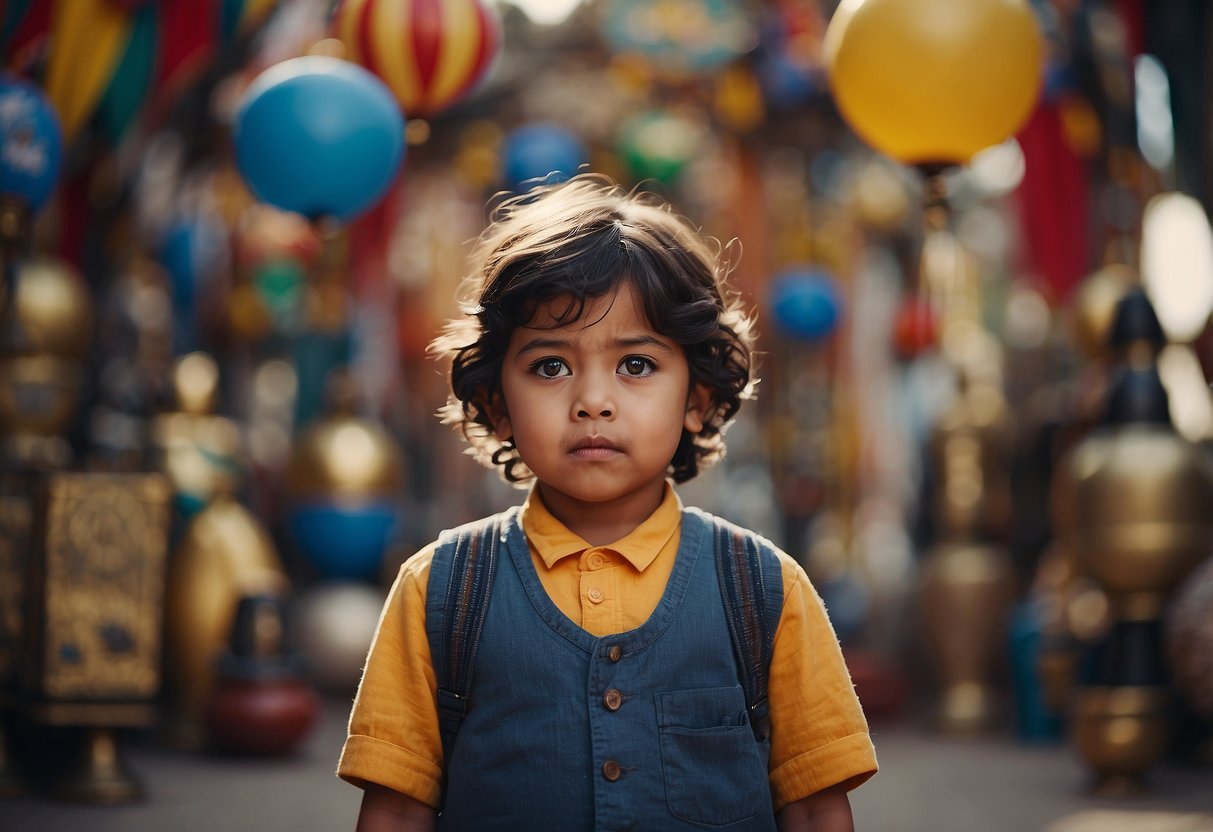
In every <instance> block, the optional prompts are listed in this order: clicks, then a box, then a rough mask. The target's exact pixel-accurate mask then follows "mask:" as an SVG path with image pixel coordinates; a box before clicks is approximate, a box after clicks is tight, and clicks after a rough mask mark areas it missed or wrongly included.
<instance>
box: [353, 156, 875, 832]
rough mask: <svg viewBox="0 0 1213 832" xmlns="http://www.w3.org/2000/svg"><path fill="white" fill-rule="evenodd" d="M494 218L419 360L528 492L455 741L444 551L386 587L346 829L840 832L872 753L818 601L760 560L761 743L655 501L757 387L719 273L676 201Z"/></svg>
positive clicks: (712, 575) (510, 209) (570, 206)
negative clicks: (444, 667) (356, 795)
mask: <svg viewBox="0 0 1213 832" xmlns="http://www.w3.org/2000/svg"><path fill="white" fill-rule="evenodd" d="M493 220H494V222H493V223H492V224H490V226H489V228H488V229H487V230H486V231H485V234H484V235H483V236H482V238H481V241H480V244H479V246H478V248H477V251H476V261H475V262H476V265H477V266H478V269H477V271H476V272H475V274H476V275H477V277H476V279H475V290H476V297H475V305H474V306H473V307H472V308H470V309H469V310H468V312H467V316H466V317H465V318H463V319H461V320H457V321H454V322H452V323H451V324H450V325H449V326H448V327H447V330H446V332H445V333H444V334H443V336H442V337H440V338H439V339H437V340H436V341H435V344H434V350H435V351H436V352H438V353H440V354H445V355H449V356H451V357H452V359H453V360H452V367H451V385H452V388H453V391H454V395H453V396H452V397H451V399H450V402H449V403H448V405H447V406H446V407H445V408H444V416H445V418H446V421H448V422H451V423H454V424H456V425H458V426H459V427H460V428H461V430H462V431H463V434H464V436H465V437H466V438H467V440H468V441H469V443H470V444H471V452H472V453H474V454H475V456H476V457H477V459H479V460H480V461H481V462H483V463H485V464H488V465H497V466H500V467H501V471H502V474H503V475H504V476H505V478H506V479H508V480H509V481H511V482H513V483H516V484H529V483H531V482H532V481H533V482H534V485H533V487H532V488H531V490H530V493H529V495H528V497H527V499H526V502H525V503H524V504H523V506H522V507H521V509H520V510H513V513H509V514H507V515H504V516H503V518H502V520H501V522H502V523H503V524H504V525H503V526H502V528H504V529H505V530H506V531H505V532H504V533H503V534H502V535H501V538H500V539H501V541H502V543H501V545H500V551H499V553H498V556H497V564H498V565H497V569H496V574H495V578H494V582H493V585H492V593H491V595H490V598H489V603H488V604H487V606H486V607H485V610H486V611H485V617H484V623H483V630H482V633H481V636H480V639H479V647H478V653H477V654H476V659H475V663H474V668H475V673H474V675H473V676H472V679H473V684H472V688H471V695H470V696H469V697H468V701H469V702H470V705H469V706H468V709H467V715H466V718H465V719H464V721H463V722H462V725H461V727H460V728H459V729H458V731H459V732H458V737H457V739H458V742H457V743H456V742H455V741H454V740H453V739H452V738H451V737H449V736H448V737H444V736H443V731H442V730H441V729H440V716H439V708H438V706H437V705H436V696H437V693H436V691H437V687H438V684H439V680H438V678H437V676H436V673H435V669H434V663H433V661H432V660H431V656H436V655H439V654H438V653H436V650H435V648H432V645H440V644H442V643H443V642H442V641H440V639H442V638H444V636H443V635H442V634H440V633H436V632H434V630H436V629H438V627H436V626H431V630H430V632H428V633H427V622H428V615H429V614H431V613H433V611H434V610H435V609H436V608H435V607H434V599H435V597H437V596H438V594H439V593H440V592H441V591H442V590H441V588H442V587H445V586H446V583H445V577H443V578H441V579H440V578H437V577H432V575H433V576H438V575H439V574H442V573H443V570H446V571H448V572H449V571H450V570H451V569H452V568H453V567H451V566H450V560H451V556H450V551H451V550H452V549H453V546H452V545H451V544H450V543H446V544H445V546H444V545H440V544H442V543H443V541H439V543H435V544H431V545H430V546H428V547H426V548H425V549H423V550H422V551H421V552H419V553H418V554H417V555H416V556H414V557H413V558H410V559H409V560H408V561H407V562H406V563H405V564H404V565H403V567H402V568H401V570H400V574H399V576H398V577H397V579H396V582H395V585H394V586H393V587H392V591H391V594H390V596H389V599H388V602H387V604H386V606H385V609H384V612H383V616H382V618H381V620H380V623H379V628H378V632H377V633H376V636H375V640H374V642H373V644H372V646H371V650H370V655H369V657H368V659H367V664H366V669H365V671H364V673H363V678H362V683H361V685H360V687H359V690H358V695H357V698H356V700H355V702H354V708H353V711H352V713H351V716H350V724H349V737H348V738H347V740H346V743H345V748H344V749H343V751H342V756H341V762H340V764H339V768H338V774H339V776H341V777H342V778H344V779H346V780H348V781H349V782H351V783H353V784H355V785H357V786H360V787H362V788H363V789H365V794H364V796H363V802H362V810H361V813H360V815H359V819H358V827H357V828H358V830H359V832H375V831H376V830H405V829H408V830H412V829H433V828H440V829H475V830H482V829H501V830H513V831H514V832H532V831H533V830H559V832H565V831H566V830H590V829H637V830H645V831H646V832H647V831H648V830H667V829H670V830H673V829H695V828H705V827H712V828H719V829H730V830H742V829H745V830H751V829H755V830H757V829H763V830H769V829H775V828H779V829H781V830H784V829H805V830H851V829H852V828H853V824H852V819H851V808H850V804H849V802H848V798H847V791H848V790H850V789H852V788H854V787H855V786H858V785H859V784H860V783H862V782H864V781H865V780H867V779H868V778H869V777H870V776H871V775H872V774H873V773H874V772H875V771H876V767H877V766H876V757H875V752H874V750H873V748H872V744H871V741H870V739H869V736H868V732H867V724H866V722H865V720H864V716H863V712H862V711H861V709H860V706H859V702H858V700H857V699H856V697H855V693H854V690H853V688H852V685H851V680H850V677H849V675H848V673H847V669H846V666H845V665H844V663H843V660H842V655H841V652H840V651H839V648H838V642H837V639H836V638H835V636H834V633H833V630H832V629H831V627H830V623H829V621H828V619H827V618H826V615H825V611H824V609H823V607H822V604H821V601H820V599H819V598H818V596H817V594H816V592H815V591H814V590H813V588H812V586H811V585H810V584H809V582H808V579H807V578H806V577H805V574H804V572H803V570H802V569H801V568H800V566H799V565H798V564H797V563H796V562H795V561H794V560H792V559H791V558H790V557H788V556H787V555H786V554H784V553H782V552H778V551H777V550H774V548H773V547H770V544H767V543H766V542H765V541H761V544H762V545H763V546H766V547H769V548H768V549H765V551H768V552H770V553H771V554H770V557H771V559H772V560H771V562H772V563H775V564H776V567H775V570H774V573H773V574H775V575H776V576H778V577H776V578H775V580H774V581H773V583H775V584H778V583H779V577H781V578H782V588H781V589H782V599H783V601H782V608H781V613H780V615H779V618H778V630H777V632H776V633H775V636H774V649H773V658H772V660H771V663H770V669H769V676H768V677H767V678H768V680H769V682H768V684H769V688H768V698H769V703H770V717H769V741H768V739H767V736H766V734H765V733H764V732H760V731H756V730H752V726H750V724H749V721H748V716H747V709H746V701H745V699H744V697H743V692H742V687H741V686H739V681H738V680H739V676H740V672H739V670H738V666H739V664H738V662H737V661H736V660H735V659H734V653H733V648H732V647H731V646H730V641H729V629H728V626H727V622H726V612H725V605H724V604H723V603H722V596H723V595H724V591H723V590H721V589H720V587H719V585H718V584H717V582H716V571H715V569H714V568H713V565H712V560H711V559H712V557H713V551H714V550H713V548H712V535H711V534H705V532H704V529H705V528H710V524H711V523H712V522H713V521H712V520H711V518H710V517H708V516H707V515H704V514H703V513H702V512H697V511H694V510H689V511H683V509H682V505H681V502H680V501H679V499H678V497H677V495H676V494H675V492H674V490H673V488H672V486H671V484H670V483H669V482H667V478H670V479H672V480H673V481H674V482H683V481H685V480H688V479H690V478H691V477H694V476H695V475H696V473H697V472H698V471H699V468H700V466H701V465H704V464H709V463H711V462H714V461H715V460H716V459H718V458H720V457H721V456H722V455H723V453H724V437H723V433H722V431H723V429H724V427H725V425H726V424H727V423H728V422H729V421H730V420H731V419H732V417H733V416H734V414H735V413H736V412H737V409H738V407H739V406H740V403H741V400H742V399H743V398H748V397H749V395H750V393H751V390H752V387H753V384H754V379H753V376H752V365H751V348H752V343H753V335H752V333H751V321H750V319H749V318H748V317H747V315H746V314H745V312H744V311H743V310H742V309H741V307H740V304H739V302H738V300H737V298H736V297H734V296H732V295H730V294H728V293H727V292H726V290H725V287H724V274H723V268H722V267H721V266H720V265H719V263H718V258H717V257H716V255H715V254H714V253H713V252H712V250H711V249H710V248H709V247H708V245H707V244H706V243H705V242H704V241H703V240H701V239H700V238H699V237H698V235H697V234H696V232H695V230H694V229H693V228H691V227H690V226H689V225H688V224H687V223H686V222H685V221H683V220H681V219H679V218H678V217H676V216H675V215H674V214H672V213H671V211H670V210H669V209H668V207H666V206H661V205H660V204H658V203H657V202H656V201H655V200H653V199H651V198H649V197H646V196H643V195H635V194H632V195H629V194H626V193H624V192H622V191H621V190H620V189H618V188H617V187H615V186H613V185H611V184H610V183H609V182H607V181H605V179H603V178H601V177H597V176H594V175H582V176H578V177H574V178H573V179H571V180H570V181H568V182H567V183H565V184H563V185H556V186H550V187H544V188H540V189H537V190H535V191H532V192H531V193H529V194H527V195H525V196H524V197H516V198H513V199H511V200H508V201H506V202H505V203H503V204H502V205H501V206H499V208H498V209H497V211H496V212H495V213H494V217H493ZM741 534H742V535H743V536H744V537H745V538H746V539H751V540H752V541H759V540H760V539H759V538H758V537H757V536H756V535H753V534H752V533H749V532H741ZM444 540H448V538H444ZM755 545H758V543H755ZM444 553H445V556H444ZM697 565H698V566H697ZM435 586H438V587H440V589H435V588H434V587H435ZM779 590H780V588H779V587H778V586H776V587H774V588H772V589H771V590H769V591H773V592H778V591H779ZM773 597H776V598H778V597H779V596H777V595H776V596H773ZM427 601H428V602H429V604H430V606H429V610H428V612H427ZM779 609H780V608H779V607H776V610H777V611H778V610H779ZM428 623H431V624H432V622H428ZM444 713H445V712H444ZM444 746H445V747H444ZM439 807H441V808H442V813H441V814H438V813H437V810H438V809H439Z"/></svg>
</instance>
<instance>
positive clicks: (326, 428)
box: [287, 413, 404, 500]
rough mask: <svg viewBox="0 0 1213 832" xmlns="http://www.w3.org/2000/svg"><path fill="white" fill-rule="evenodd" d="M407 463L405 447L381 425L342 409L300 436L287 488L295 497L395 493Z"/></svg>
mask: <svg viewBox="0 0 1213 832" xmlns="http://www.w3.org/2000/svg"><path fill="white" fill-rule="evenodd" d="M403 467H404V466H403V461H402V459H401V454H400V449H399V448H398V447H397V445H396V442H395V440H393V439H392V436H391V434H389V433H388V431H387V430H386V429H385V428H384V427H383V426H382V425H380V424H379V423H378V422H375V421H372V420H370V419H362V418H359V417H357V416H354V415H351V414H348V413H337V414H334V415H333V416H330V417H328V418H325V419H323V420H321V421H319V422H317V423H316V424H314V425H312V426H311V427H309V428H307V429H306V430H304V432H303V434H302V435H301V436H300V437H299V440H298V443H297V444H296V447H295V452H294V454H293V456H292V458H291V463H290V469H289V472H288V474H287V483H288V486H287V487H288V490H289V493H290V495H291V497H292V498H293V499H308V498H315V497H324V498H329V499H337V500H341V499H354V500H361V499H366V498H376V497H394V496H396V495H397V494H398V493H399V492H400V488H401V485H402V481H403Z"/></svg>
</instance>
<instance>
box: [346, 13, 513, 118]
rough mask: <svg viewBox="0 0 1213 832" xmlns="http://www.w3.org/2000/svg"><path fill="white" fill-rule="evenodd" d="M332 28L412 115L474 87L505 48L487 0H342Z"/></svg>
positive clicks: (350, 54)
mask: <svg viewBox="0 0 1213 832" xmlns="http://www.w3.org/2000/svg"><path fill="white" fill-rule="evenodd" d="M332 29H333V34H334V36H336V37H337V38H339V39H340V40H341V41H342V43H344V44H345V48H346V50H347V54H346V57H347V58H348V59H349V60H351V61H354V62H355V63H359V64H361V65H362V66H364V67H366V68H367V69H369V70H370V71H371V72H373V73H375V74H376V75H378V76H379V78H380V80H382V81H383V82H384V83H385V84H387V86H388V88H389V89H391V90H392V92H393V93H395V95H396V98H397V100H399V102H400V105H401V107H402V108H403V109H404V113H405V116H407V117H409V118H426V117H430V116H433V115H436V114H437V113H439V112H441V111H442V110H444V109H446V108H447V107H449V106H450V105H452V104H454V103H455V102H456V101H458V100H459V99H461V98H463V97H464V96H465V95H467V94H468V93H469V92H471V91H472V89H473V88H474V87H475V86H476V84H477V83H478V82H479V81H480V80H481V78H482V77H483V76H484V74H485V72H486V71H487V70H488V68H489V66H490V64H491V63H492V61H493V58H494V57H495V56H496V54H497V50H498V49H499V48H500V46H501V25H500V22H499V21H498V20H497V17H496V15H495V14H494V13H493V12H492V11H491V10H490V9H489V8H488V7H486V6H485V4H484V2H483V0H341V3H340V5H338V7H337V9H336V11H334V13H333V20H332Z"/></svg>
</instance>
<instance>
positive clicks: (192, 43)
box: [155, 0, 219, 106]
mask: <svg viewBox="0 0 1213 832" xmlns="http://www.w3.org/2000/svg"><path fill="white" fill-rule="evenodd" d="M159 13H160V60H159V64H158V66H157V71H156V86H155V88H156V95H157V99H158V103H159V104H160V106H165V105H169V104H171V103H172V101H173V100H174V99H176V98H177V97H178V96H179V94H180V93H181V91H182V90H183V89H184V88H185V87H186V86H188V85H189V84H190V83H191V82H193V81H194V80H195V79H196V78H197V77H198V75H200V74H201V73H202V72H203V71H204V70H205V69H206V68H207V66H208V65H209V63H210V59H211V56H212V55H213V54H214V51H215V47H216V45H217V44H218V40H219V31H218V15H216V14H215V9H214V6H213V4H211V3H199V2H198V1H197V0H162V2H161V3H160V7H159Z"/></svg>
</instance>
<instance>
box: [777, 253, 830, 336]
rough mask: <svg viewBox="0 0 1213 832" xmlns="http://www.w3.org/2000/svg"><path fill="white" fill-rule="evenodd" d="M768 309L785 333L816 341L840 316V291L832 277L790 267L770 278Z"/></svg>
mask: <svg viewBox="0 0 1213 832" xmlns="http://www.w3.org/2000/svg"><path fill="white" fill-rule="evenodd" d="M770 303H771V312H772V313H773V314H774V316H775V323H776V324H777V325H778V326H779V328H780V329H781V330H783V331H784V332H785V333H786V334H787V335H789V336H790V337H792V338H795V339H797V340H801V341H817V340H820V339H822V338H825V337H826V336H828V335H830V334H831V333H832V332H834V330H835V329H837V328H838V323H839V321H840V320H841V319H842V306H843V302H842V295H841V293H840V292H839V290H838V284H837V282H836V281H835V280H834V278H832V277H830V276H829V275H827V274H824V273H822V272H818V271H800V270H792V271H787V272H783V273H782V274H780V275H778V276H776V277H775V278H774V280H772V281H771V294H770Z"/></svg>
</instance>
